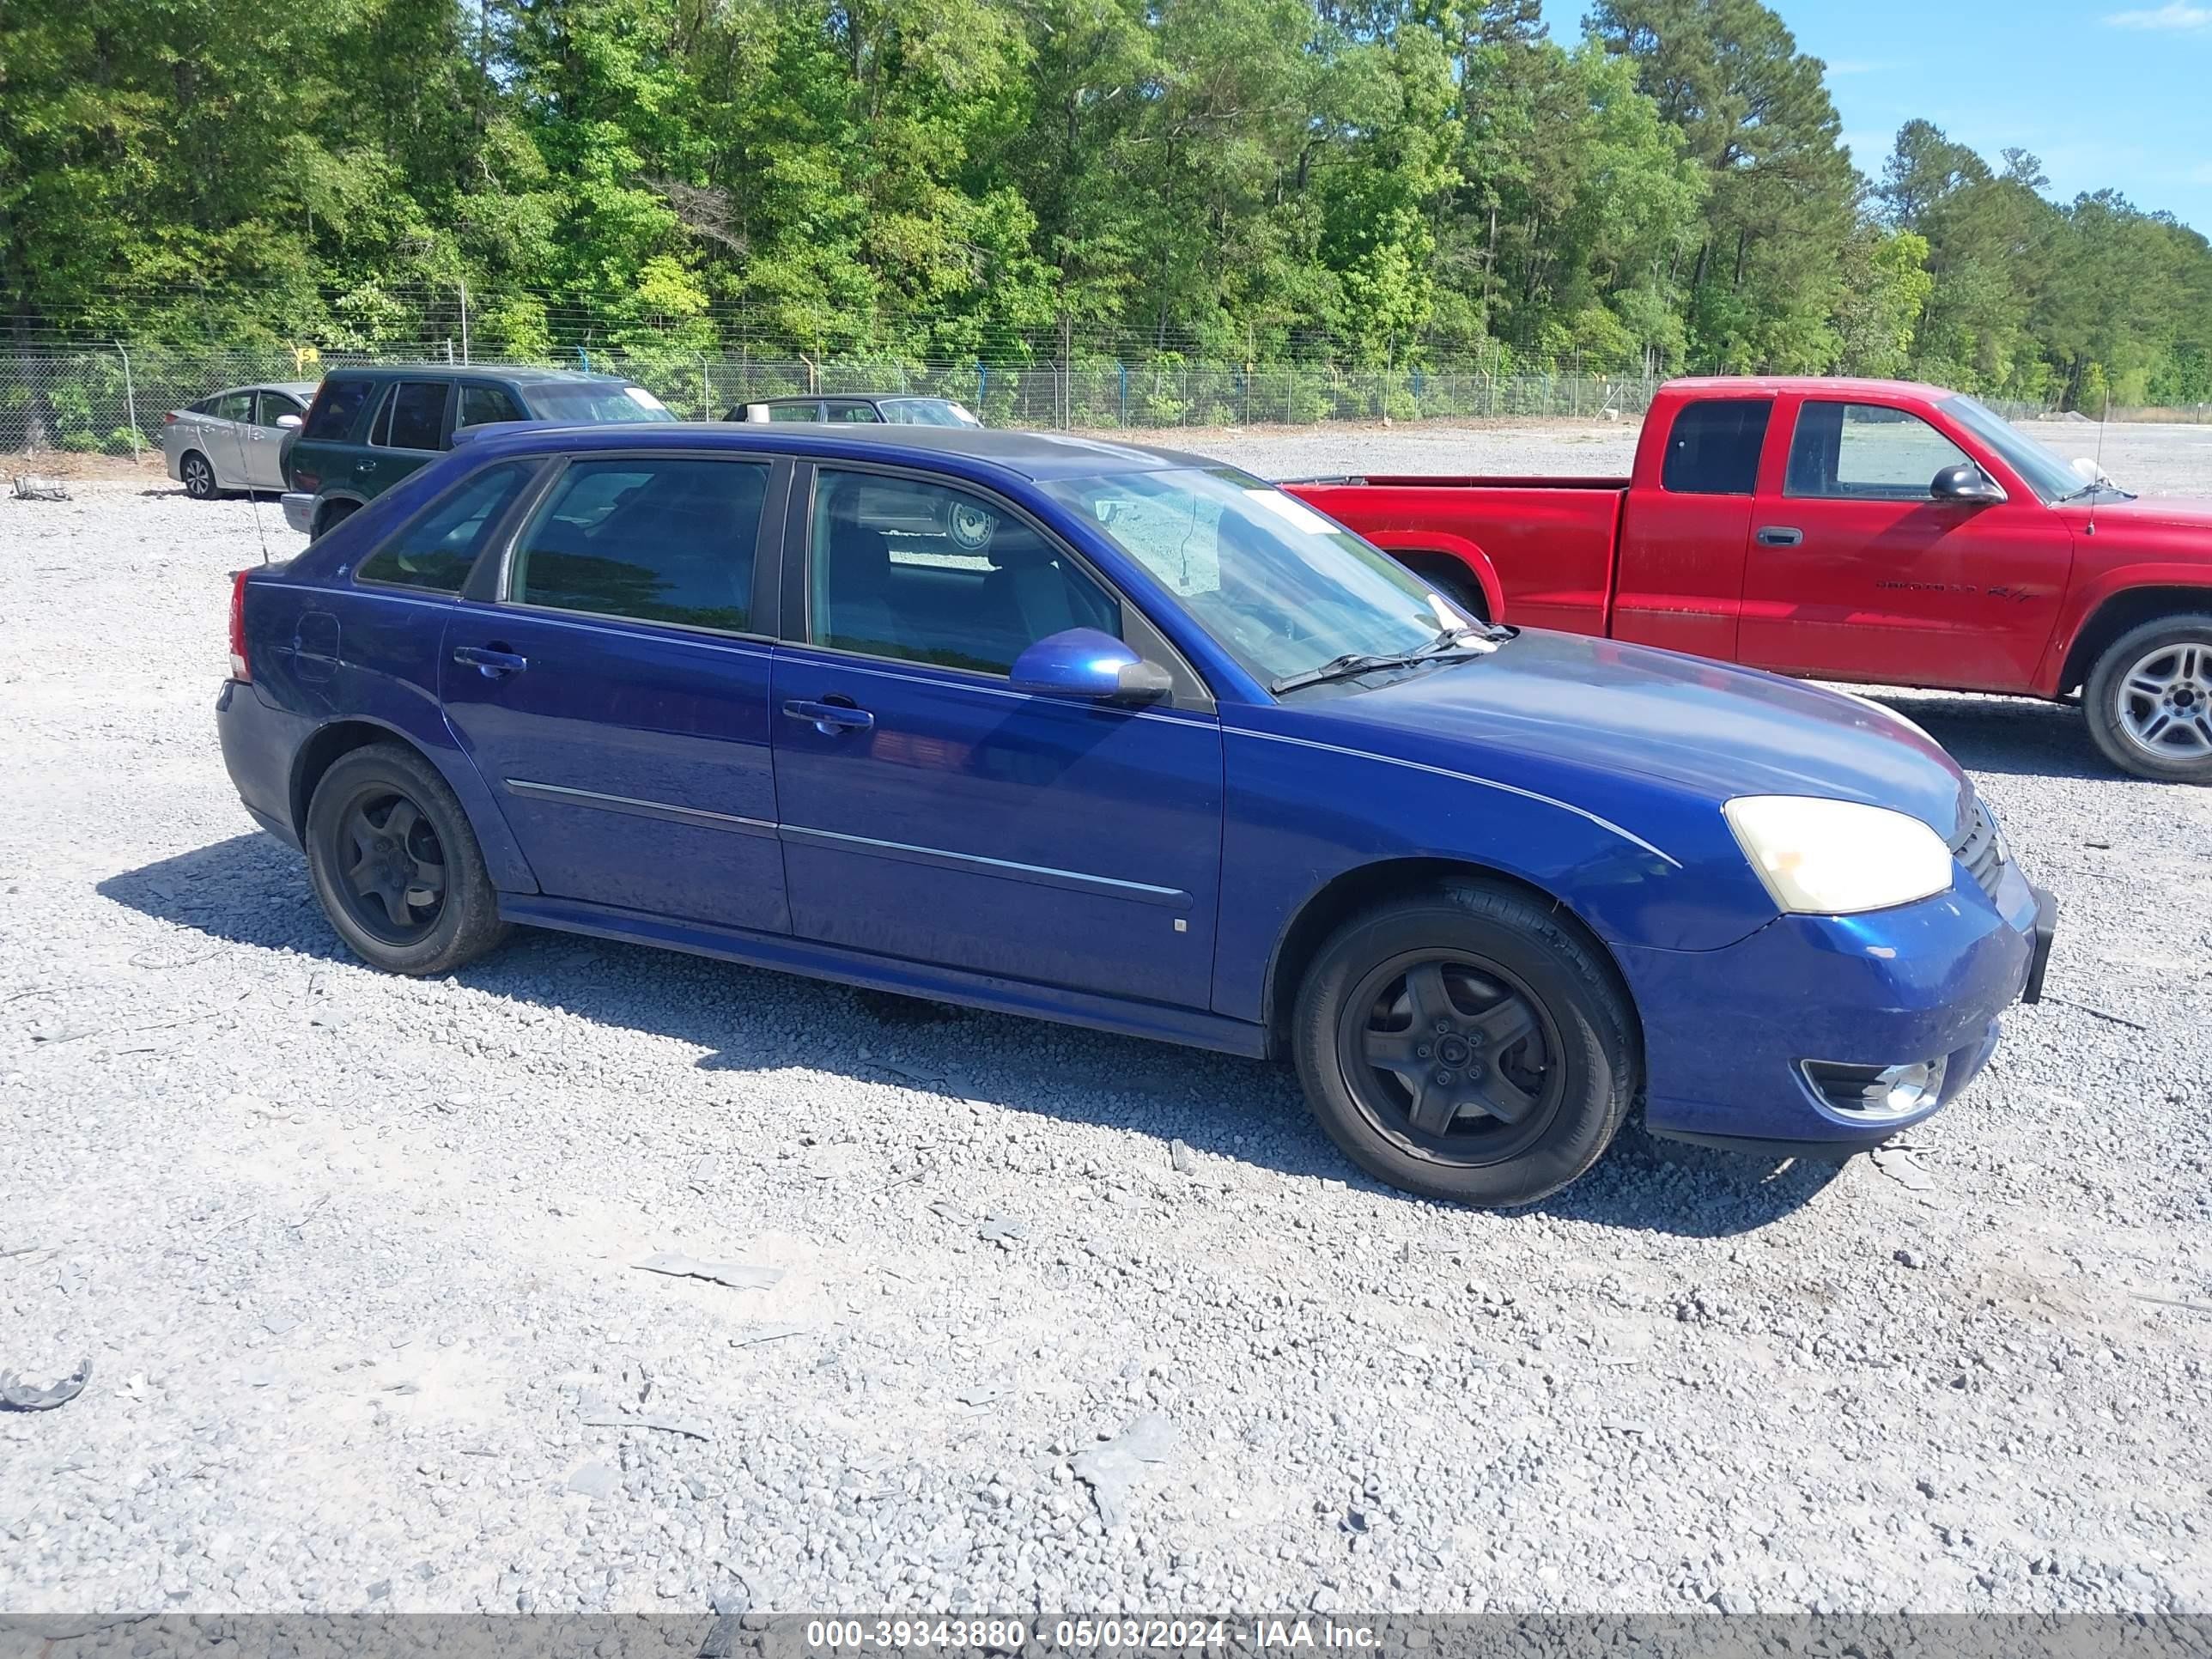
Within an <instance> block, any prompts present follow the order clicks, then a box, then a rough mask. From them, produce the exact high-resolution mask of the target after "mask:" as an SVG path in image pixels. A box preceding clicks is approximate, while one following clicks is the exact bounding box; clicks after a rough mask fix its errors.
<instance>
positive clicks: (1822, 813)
mask: <svg viewBox="0 0 2212 1659" xmlns="http://www.w3.org/2000/svg"><path fill="white" fill-rule="evenodd" d="M1721 810H1722V811H1723V813H1724V814H1725V815H1726V817H1727V818H1728V822H1729V829H1733V830H1734V831H1735V838H1736V841H1737V842H1738V843H1739V844H1741V847H1742V848H1743V851H1744V856H1745V857H1746V858H1747V859H1749V860H1751V867H1752V868H1753V869H1754V870H1756V871H1757V872H1759V879H1760V880H1761V881H1763V882H1765V884H1766V890H1767V891H1768V892H1769V893H1771V894H1772V895H1773V896H1774V902H1775V903H1776V904H1777V905H1778V906H1779V907H1780V908H1782V909H1784V910H1785V911H1796V912H1799V913H1801V914H1804V915H1820V916H1841V915H1852V914H1854V913H1855V912H1857V911H1861V910H1886V909H1887V908H1889V907H1890V906H1892V905H1893V904H1910V903H1911V902H1912V901H1913V900H1915V899H1923V898H1927V897H1929V896H1930V895H1932V894H1936V893H1940V892H1942V891H1943V890H1945V889H1946V888H1948V887H1949V886H1950V884H1951V849H1950V848H1948V847H1947V846H1945V845H1944V843H1943V838H1942V836H1939V835H1937V834H1936V832H1935V831H1934V830H1933V829H1929V827H1928V826H1927V825H1926V824H1924V823H1922V822H1921V821H1920V820H1919V819H1918V818H1916V817H1911V816H1910V815H1908V814H1906V813H1904V812H1893V811H1890V810H1889V809H1888V808H1887V807H1885V806H1863V805H1860V804H1859V803H1858V802H1857V801H1849V800H1827V799H1822V798H1820V797H1818V796H1814V795H1739V796H1737V797H1736V798H1735V799H1734V800H1732V801H1730V802H1729V803H1728V805H1726V806H1724V807H1723V808H1722V809H1721Z"/></svg>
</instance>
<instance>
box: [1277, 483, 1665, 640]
mask: <svg viewBox="0 0 2212 1659" xmlns="http://www.w3.org/2000/svg"><path fill="white" fill-rule="evenodd" d="M1283 487H1284V488H1285V489H1287V490H1289V491H1290V492H1291V494H1292V495H1296V496H1297V497H1298V498H1299V499H1300V500H1302V501H1306V502H1308V503H1310V505H1312V506H1313V507H1316V508H1318V509H1319V510H1320V511H1322V512H1323V513H1328V515H1329V516H1330V517H1331V518H1333V519H1335V520H1339V521H1340V522H1341V523H1343V524H1346V525H1348V526H1351V527H1352V529H1353V530H1356V531H1358V532H1359V533H1360V534H1361V535H1363V536H1364V537H1365V538H1367V539H1368V540H1369V541H1370V542H1373V543H1374V544H1376V546H1377V547H1380V548H1382V549H1383V550H1385V551H1387V552H1390V553H1395V554H1396V555H1397V556H1399V557H1400V558H1401V559H1402V560H1403V561H1404V562H1406V563H1407V565H1408V566H1410V567H1412V568H1413V569H1415V570H1417V571H1419V572H1421V573H1422V574H1426V575H1431V576H1437V577H1449V576H1451V575H1453V574H1460V575H1461V576H1462V580H1465V581H1467V582H1468V584H1469V585H1470V586H1475V585H1479V586H1480V588H1481V590H1482V597H1483V599H1484V601H1485V609H1486V611H1487V612H1488V613H1489V615H1491V616H1492V617H1503V618H1504V619H1506V620H1508V621H1510V622H1513V623H1527V624H1528V625H1530V626H1532V627H1536V628H1559V629H1567V630H1569V631H1570V632H1572V633H1577V634H1602V633H1604V632H1605V631H1606V607H1607V601H1608V598H1609V596H1610V595H1611V593H1612V592H1613V549H1614V544H1615V543H1616V541H1617V539H1618V537H1619V533H1620V520H1621V513H1622V509H1623V507H1624V506H1625V504H1626V501H1627V499H1628V480H1627V479H1626V478H1520V477H1506V478H1497V477H1403V476H1397V475H1389V474H1382V473H1368V474H1364V475H1362V476H1359V477H1343V478H1313V479H1304V480H1300V481H1297V482H1295V483H1287V484H1285V485H1284V486H1283Z"/></svg>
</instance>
